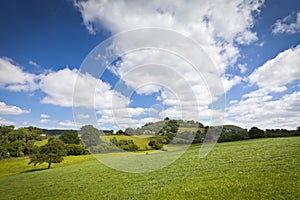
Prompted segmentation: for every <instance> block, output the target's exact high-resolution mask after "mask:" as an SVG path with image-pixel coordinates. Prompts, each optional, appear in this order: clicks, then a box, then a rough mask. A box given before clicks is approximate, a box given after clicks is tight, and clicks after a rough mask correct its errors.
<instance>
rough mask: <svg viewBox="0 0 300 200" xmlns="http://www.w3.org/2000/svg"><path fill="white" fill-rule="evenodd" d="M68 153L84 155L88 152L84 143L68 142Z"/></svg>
mask: <svg viewBox="0 0 300 200" xmlns="http://www.w3.org/2000/svg"><path fill="white" fill-rule="evenodd" d="M65 146H66V151H67V155H68V156H69V155H74V156H77V155H84V154H86V149H85V148H84V146H83V145H82V144H66V145H65Z"/></svg>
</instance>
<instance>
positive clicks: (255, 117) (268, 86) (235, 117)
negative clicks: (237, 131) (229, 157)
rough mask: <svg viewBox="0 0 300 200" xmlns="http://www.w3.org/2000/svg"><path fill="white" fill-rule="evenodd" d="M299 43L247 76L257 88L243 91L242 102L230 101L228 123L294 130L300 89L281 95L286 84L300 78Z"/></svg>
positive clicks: (298, 110) (296, 121)
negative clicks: (246, 91) (248, 91)
mask: <svg viewBox="0 0 300 200" xmlns="http://www.w3.org/2000/svg"><path fill="white" fill-rule="evenodd" d="M299 63H300V46H297V47H295V48H292V49H288V50H286V51H284V52H281V53H279V54H278V55H277V56H276V57H275V58H273V59H271V60H269V61H267V62H266V63H265V64H264V65H262V66H261V67H259V68H258V69H256V70H255V71H254V72H253V73H252V74H251V75H250V76H249V80H248V81H249V83H250V84H251V85H255V86H257V87H258V88H257V89H256V90H254V91H252V92H250V93H247V94H244V95H243V98H242V100H241V101H232V102H231V104H230V106H229V108H228V109H227V119H228V120H229V121H228V122H229V123H235V124H240V125H242V126H245V127H248V128H250V127H251V126H254V125H255V126H259V127H261V128H288V129H295V128H296V127H297V126H299V124H298V121H299V120H298V119H299V117H300V104H299V102H300V92H298V91H294V92H290V93H289V94H285V95H283V96H281V97H280V93H282V92H285V91H287V90H288V89H290V90H291V91H293V89H292V88H290V86H289V84H292V83H293V82H295V81H299V80H300V78H299V77H300V68H299Z"/></svg>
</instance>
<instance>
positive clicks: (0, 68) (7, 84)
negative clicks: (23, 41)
mask: <svg viewBox="0 0 300 200" xmlns="http://www.w3.org/2000/svg"><path fill="white" fill-rule="evenodd" d="M37 79H38V77H37V76H36V75H35V74H31V73H27V72H24V71H23V70H22V69H21V67H20V66H18V65H17V64H15V63H14V61H13V60H11V59H9V58H5V57H2V58H0V88H3V89H7V90H10V91H16V92H17V91H25V92H27V91H34V90H36V89H38V84H37V83H36V81H37Z"/></svg>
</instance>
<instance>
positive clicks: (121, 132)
mask: <svg viewBox="0 0 300 200" xmlns="http://www.w3.org/2000/svg"><path fill="white" fill-rule="evenodd" d="M116 134H117V135H124V134H125V133H124V132H123V131H122V130H121V129H120V130H118V131H117V132H116Z"/></svg>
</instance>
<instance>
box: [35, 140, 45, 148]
mask: <svg viewBox="0 0 300 200" xmlns="http://www.w3.org/2000/svg"><path fill="white" fill-rule="evenodd" d="M47 142H48V139H43V140H41V141H36V142H35V143H34V144H35V145H36V146H38V147H40V146H43V145H45V144H47Z"/></svg>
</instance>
